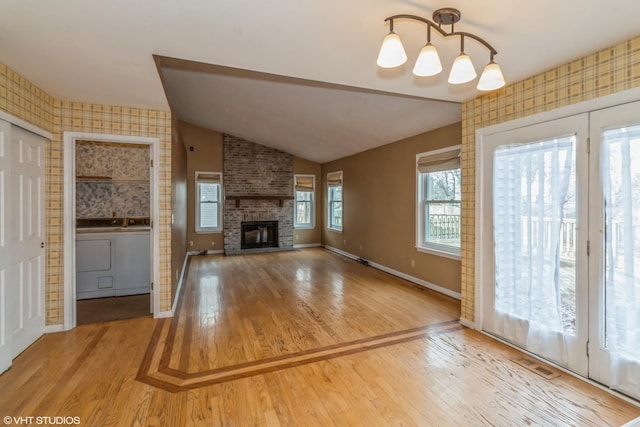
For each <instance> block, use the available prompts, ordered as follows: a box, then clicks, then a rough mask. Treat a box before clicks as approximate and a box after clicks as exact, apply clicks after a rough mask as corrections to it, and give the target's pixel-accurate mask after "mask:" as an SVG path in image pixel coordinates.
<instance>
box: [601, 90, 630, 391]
mask: <svg viewBox="0 0 640 427" xmlns="http://www.w3.org/2000/svg"><path fill="white" fill-rule="evenodd" d="M590 135H591V141H592V152H593V153H598V156H593V158H592V161H591V170H592V174H591V184H590V185H591V188H592V197H591V206H590V212H591V221H590V222H591V224H592V226H591V229H590V237H589V239H590V241H591V247H592V256H591V268H590V277H591V278H592V280H591V290H590V295H591V296H592V297H591V302H590V314H591V327H590V331H591V334H590V335H591V337H590V344H591V345H590V347H591V359H590V376H591V377H592V378H594V379H596V380H597V381H599V382H601V383H604V384H606V385H608V386H610V387H611V388H613V389H616V390H619V391H622V392H624V393H626V394H628V395H630V396H633V397H635V398H636V399H640V102H634V103H629V104H624V105H620V106H616V107H611V108H607V109H603V110H599V111H595V112H593V113H591V116H590Z"/></svg>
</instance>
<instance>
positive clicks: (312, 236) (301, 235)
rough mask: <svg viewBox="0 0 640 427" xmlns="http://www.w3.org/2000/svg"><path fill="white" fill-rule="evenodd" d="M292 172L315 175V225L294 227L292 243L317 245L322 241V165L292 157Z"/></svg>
mask: <svg viewBox="0 0 640 427" xmlns="http://www.w3.org/2000/svg"><path fill="white" fill-rule="evenodd" d="M293 174H294V175H296V174H299V175H314V176H315V177H316V192H315V195H314V197H315V202H316V203H315V208H316V211H315V215H316V217H315V227H314V228H313V229H294V230H293V244H294V246H295V245H319V244H320V243H321V242H322V206H323V203H322V201H323V199H322V166H321V165H320V163H316V162H312V161H310V160H306V159H302V158H300V157H295V156H294V157H293Z"/></svg>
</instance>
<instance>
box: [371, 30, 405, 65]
mask: <svg viewBox="0 0 640 427" xmlns="http://www.w3.org/2000/svg"><path fill="white" fill-rule="evenodd" d="M405 62H407V54H406V53H405V51H404V47H403V46H402V42H401V41H400V37H398V35H397V34H396V33H394V32H393V31H391V32H389V34H387V36H386V37H385V38H384V40H383V41H382V46H381V47H380V53H379V54H378V61H377V63H378V66H380V67H382V68H393V67H398V66H400V65H402V64H404V63H405Z"/></svg>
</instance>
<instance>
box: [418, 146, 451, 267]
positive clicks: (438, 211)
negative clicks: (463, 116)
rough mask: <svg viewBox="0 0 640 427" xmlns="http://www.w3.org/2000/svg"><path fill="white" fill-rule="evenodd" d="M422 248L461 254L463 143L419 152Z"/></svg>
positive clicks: (419, 207) (429, 250) (420, 238)
mask: <svg viewBox="0 0 640 427" xmlns="http://www.w3.org/2000/svg"><path fill="white" fill-rule="evenodd" d="M416 160H417V162H416V163H417V176H418V183H417V184H418V200H417V207H418V215H417V217H418V224H417V230H416V231H417V233H416V234H417V236H416V244H417V247H418V250H425V251H428V252H432V251H433V252H436V253H440V254H445V255H450V256H453V257H456V258H458V257H459V256H460V198H461V190H462V186H461V179H460V146H459V145H458V146H455V147H447V148H444V149H440V150H434V151H429V152H427V153H422V154H418V155H417V159H416Z"/></svg>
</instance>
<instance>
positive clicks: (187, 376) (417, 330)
mask: <svg viewBox="0 0 640 427" xmlns="http://www.w3.org/2000/svg"><path fill="white" fill-rule="evenodd" d="M452 324H458V321H457V320H449V321H446V322H440V323H433V324H431V325H426V326H419V327H416V328H411V329H404V330H402V331H394V332H389V333H386V334H381V335H376V336H373V337H367V338H361V339H357V340H353V341H347V342H343V343H338V344H333V345H329V346H324V347H317V348H313V349H309V350H304V351H299V352H296V353H290V354H283V355H280V356H274V357H269V358H265V359H259V360H253V361H250V362H244V363H238V364H236V365H230V366H224V367H221V368H216V369H210V370H207V371H200V372H184V371H181V370H177V369H172V368H170V367H169V366H167V365H163V363H162V362H163V361H161V363H160V366H159V368H158V371H159V372H163V373H166V374H170V375H174V376H176V377H179V378H183V379H191V378H201V377H202V376H205V375H215V374H219V373H223V372H228V371H237V370H238V369H245V368H251V367H254V366H261V365H265V364H267V363H277V362H282V361H286V360H291V359H296V358H300V357H306V356H309V355H313V354H318V353H324V352H327V351H333V350H336V351H339V350H340V349H343V348H346V347H353V346H357V345H362V346H366V345H367V344H369V343H373V342H379V341H381V340H386V339H389V338H394V337H398V336H402V335H405V336H406V335H408V334H415V333H426V332H428V331H430V330H433V329H437V328H440V327H445V326H448V325H452ZM168 345H170V346H173V343H171V344H168Z"/></svg>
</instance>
